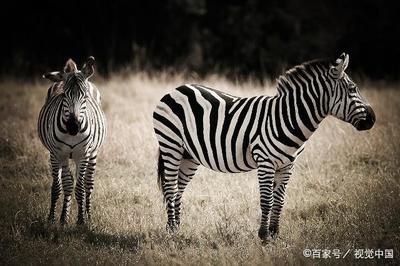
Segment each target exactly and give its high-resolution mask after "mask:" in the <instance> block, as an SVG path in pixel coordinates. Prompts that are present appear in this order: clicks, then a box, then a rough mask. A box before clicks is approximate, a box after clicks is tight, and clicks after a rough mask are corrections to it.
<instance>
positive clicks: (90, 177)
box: [85, 154, 97, 222]
mask: <svg viewBox="0 0 400 266" xmlns="http://www.w3.org/2000/svg"><path fill="white" fill-rule="evenodd" d="M96 158H97V155H96V154H92V156H90V158H89V162H88V165H87V168H86V172H85V193H86V214H87V219H88V222H90V220H91V216H92V215H91V211H92V204H91V196H92V192H93V189H94V173H95V170H96Z"/></svg>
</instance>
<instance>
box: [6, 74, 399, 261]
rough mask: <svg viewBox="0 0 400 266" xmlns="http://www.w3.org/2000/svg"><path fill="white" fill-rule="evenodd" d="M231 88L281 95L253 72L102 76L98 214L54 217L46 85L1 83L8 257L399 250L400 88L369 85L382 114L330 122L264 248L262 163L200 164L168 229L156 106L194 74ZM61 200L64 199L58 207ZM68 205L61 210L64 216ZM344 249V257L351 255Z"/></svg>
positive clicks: (300, 164) (151, 257) (301, 166)
mask: <svg viewBox="0 0 400 266" xmlns="http://www.w3.org/2000/svg"><path fill="white" fill-rule="evenodd" d="M192 81H195V82H200V83H203V84H205V85H209V86H211V87H216V88H218V89H220V90H222V91H227V92H229V93H231V94H236V95H242V96H250V95H258V94H269V95H272V94H273V93H275V92H274V89H273V84H270V83H268V84H267V85H266V86H265V87H264V88H263V87H260V86H259V85H257V84H253V83H252V82H251V81H247V82H242V83H239V82H236V83H235V82H229V81H226V80H224V79H222V78H219V77H214V76H212V77H209V78H207V79H206V80H200V81H199V80H196V79H195V78H193V79H184V78H182V77H180V76H175V77H172V78H169V77H167V76H166V75H160V76H158V77H149V76H147V75H145V74H141V73H138V74H134V75H116V76H115V77H113V78H112V79H110V80H98V81H97V83H96V84H97V85H98V86H99V87H100V89H101V91H102V94H103V95H102V96H103V106H104V110H105V113H106V116H107V119H108V129H109V135H108V137H107V143H106V144H105V145H104V147H103V149H102V150H101V152H100V154H99V156H98V158H99V160H98V168H97V169H98V170H97V173H96V176H95V180H96V182H95V191H94V194H93V205H94V206H93V220H92V224H91V225H90V226H88V227H77V226H76V225H75V220H76V202H75V201H74V202H73V205H72V214H71V218H72V219H71V223H70V225H68V226H67V227H65V228H60V227H59V226H58V225H56V226H49V225H47V223H46V217H47V214H48V210H49V205H50V186H51V177H50V171H49V166H48V152H47V151H46V150H45V149H44V147H43V146H42V145H41V143H40V141H39V139H38V137H37V133H36V122H37V116H38V113H39V110H40V108H41V106H42V104H43V102H44V99H45V95H46V92H47V88H48V86H49V84H48V83H46V82H44V81H37V82H32V83H22V82H18V81H2V82H1V83H0V115H1V116H0V117H1V118H2V119H1V120H0V193H1V194H0V195H1V196H0V235H1V241H0V264H1V265H27V264H29V265H32V264H33V265H36V264H61V265H64V264H66V265H75V264H100V265H109V264H111V265H121V264H122V265H124V264H140V265H142V264H143V265H159V264H162V265H266V264H282V263H286V264H296V265H297V264H313V263H325V264H344V263H346V264H349V263H350V264H353V263H356V262H357V260H356V259H354V255H353V252H354V251H355V249H366V248H370V249H393V250H394V259H383V258H381V259H377V258H375V259H373V260H368V259H367V260H365V259H364V260H363V262H364V263H365V262H373V263H386V264H396V263H398V262H399V258H400V253H399V252H400V245H399V243H400V228H399V225H400V205H399V196H400V184H399V180H400V179H399V177H400V167H399V166H400V156H399V147H400V132H399V130H400V125H399V118H400V88H399V87H398V86H397V85H382V84H375V85H374V84H361V86H360V87H362V88H363V94H364V95H365V96H366V98H367V99H369V101H370V103H371V104H372V106H373V108H374V110H375V113H376V115H377V123H376V125H375V127H374V128H373V129H372V130H370V131H367V132H357V131H356V130H355V129H353V128H352V127H351V125H348V124H345V123H343V122H341V121H338V120H336V119H334V118H328V119H326V120H325V121H324V122H323V123H322V125H321V126H320V128H319V129H318V131H317V132H316V133H315V134H314V135H313V136H312V138H311V139H310V141H309V142H308V143H307V144H306V149H305V151H304V152H303V154H302V155H301V156H300V158H299V159H298V161H297V164H296V166H295V173H294V175H293V177H292V180H291V181H290V183H289V187H288V190H287V201H286V204H285V207H284V211H283V216H282V221H281V235H280V238H279V239H278V240H276V241H275V242H273V243H272V244H270V245H267V246H262V245H261V244H260V241H259V239H258V237H257V230H258V226H259V216H260V207H259V197H258V195H259V194H258V187H257V178H256V172H254V171H253V172H250V173H245V174H234V175H233V174H232V175H229V174H220V173H216V172H212V171H210V170H207V169H205V168H201V169H199V171H198V172H197V173H196V176H195V177H194V179H193V181H192V182H191V184H190V185H189V187H188V188H187V190H186V192H185V194H184V203H183V204H184V206H183V217H182V226H181V231H180V232H179V233H178V234H176V235H174V236H170V235H168V234H167V232H166V231H165V223H166V212H165V210H164V206H163V201H162V196H161V194H160V192H159V191H158V187H157V182H156V158H157V143H156V140H155V136H154V134H153V129H152V111H153V108H154V106H155V104H156V102H157V101H158V100H159V99H160V98H161V97H162V95H163V94H165V93H166V92H168V91H170V90H171V89H173V88H175V87H177V86H178V85H180V84H182V83H185V82H192ZM59 205H60V204H59ZM59 213H60V209H58V215H59ZM306 248H308V249H330V250H333V249H340V250H341V252H343V253H344V252H346V251H347V250H348V249H351V253H350V255H348V256H347V257H346V258H342V259H335V258H331V259H312V258H306V257H304V256H303V250H304V249H306ZM342 255H343V254H342Z"/></svg>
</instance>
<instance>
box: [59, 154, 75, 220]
mask: <svg viewBox="0 0 400 266" xmlns="http://www.w3.org/2000/svg"><path fill="white" fill-rule="evenodd" d="M61 179H62V186H63V190H64V203H63V209H62V212H61V218H60V223H61V225H66V224H67V223H68V220H69V210H70V207H71V199H72V191H73V189H74V180H73V178H72V174H71V171H70V169H69V165H68V159H67V160H65V162H63V165H62V175H61Z"/></svg>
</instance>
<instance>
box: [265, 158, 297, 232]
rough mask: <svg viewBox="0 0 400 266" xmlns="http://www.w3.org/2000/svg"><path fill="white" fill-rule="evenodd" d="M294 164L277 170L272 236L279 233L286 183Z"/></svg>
mask: <svg viewBox="0 0 400 266" xmlns="http://www.w3.org/2000/svg"><path fill="white" fill-rule="evenodd" d="M292 169H293V165H292V164H290V165H287V166H285V167H284V168H281V169H279V170H277V171H276V173H275V178H274V192H273V193H274V194H273V198H274V203H273V206H272V211H271V218H270V223H269V231H270V234H271V237H273V238H276V237H277V236H278V234H279V219H280V216H281V212H282V208H283V204H284V203H285V192H286V185H287V183H288V181H289V178H290V176H291V174H292Z"/></svg>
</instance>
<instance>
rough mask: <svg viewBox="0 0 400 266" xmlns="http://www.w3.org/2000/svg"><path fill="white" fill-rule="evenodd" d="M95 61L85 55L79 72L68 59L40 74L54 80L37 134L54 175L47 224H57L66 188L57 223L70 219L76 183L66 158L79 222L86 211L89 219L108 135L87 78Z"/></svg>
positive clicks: (83, 217)
mask: <svg viewBox="0 0 400 266" xmlns="http://www.w3.org/2000/svg"><path fill="white" fill-rule="evenodd" d="M94 63H95V60H94V57H92V56H91V57H89V58H88V59H87V60H86V62H85V64H84V65H83V67H82V70H80V71H79V70H78V69H77V66H76V64H75V62H74V61H73V60H72V59H69V60H68V61H67V62H66V64H65V67H64V71H56V72H49V73H46V74H44V75H43V77H44V78H46V79H49V80H51V81H53V82H54V83H53V84H52V86H51V87H50V88H49V89H48V93H47V98H46V101H45V104H44V105H43V107H42V109H41V111H40V113H39V118H38V135H39V138H40V140H41V142H42V143H43V145H44V146H45V147H46V148H47V149H48V150H49V152H50V165H51V174H52V177H53V183H52V187H51V204H50V213H49V216H48V221H49V222H50V223H55V209H56V205H57V201H58V199H59V197H60V195H61V189H63V191H64V202H63V208H62V213H61V217H60V223H61V225H65V224H67V223H68V220H69V211H70V206H71V195H72V191H73V186H74V181H73V177H72V174H71V171H70V168H69V159H72V160H73V161H74V162H75V164H76V188H75V197H76V200H77V203H78V219H77V224H84V223H85V215H87V217H86V218H87V220H89V221H90V219H91V195H92V191H93V189H94V173H95V169H96V160H97V153H98V151H99V148H100V146H101V145H102V143H103V142H104V139H105V137H106V120H105V116H104V113H103V111H102V109H101V99H100V97H101V96H100V93H99V90H98V89H97V87H96V86H95V85H94V84H93V83H91V82H89V78H90V77H91V76H92V75H93V73H94ZM85 203H86V206H84V205H85Z"/></svg>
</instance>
